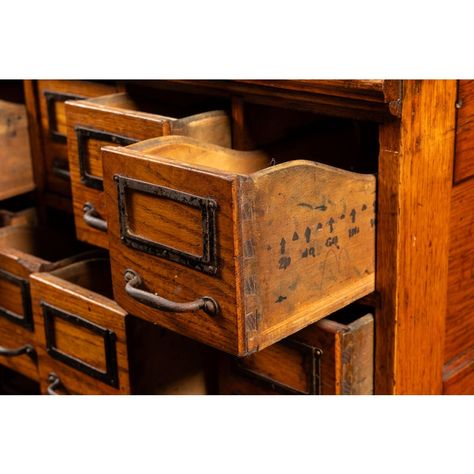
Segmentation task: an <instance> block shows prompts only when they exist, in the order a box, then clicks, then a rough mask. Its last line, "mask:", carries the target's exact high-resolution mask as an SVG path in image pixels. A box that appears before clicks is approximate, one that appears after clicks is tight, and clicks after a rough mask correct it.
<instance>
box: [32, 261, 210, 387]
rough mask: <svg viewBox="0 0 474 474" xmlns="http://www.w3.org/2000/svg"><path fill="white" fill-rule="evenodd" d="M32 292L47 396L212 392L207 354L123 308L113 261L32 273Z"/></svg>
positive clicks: (187, 341)
mask: <svg viewBox="0 0 474 474" xmlns="http://www.w3.org/2000/svg"><path fill="white" fill-rule="evenodd" d="M31 293H32V301H33V312H34V320H35V327H36V335H37V336H36V337H37V341H38V358H39V359H38V360H39V374H40V383H41V389H42V392H43V393H51V394H52V393H62V394H66V393H67V394H129V393H157V394H179V393H186V394H195V393H199V394H205V393H207V391H208V385H209V383H210V382H209V380H208V367H207V366H208V362H209V361H208V357H209V350H208V349H207V348H205V347H202V346H200V345H198V344H197V343H195V342H194V341H190V340H188V339H186V338H183V337H181V336H179V335H175V334H173V333H171V332H169V331H166V330H164V329H162V328H158V327H156V326H153V325H151V324H149V323H146V322H144V321H141V320H138V319H137V318H134V317H133V316H130V315H128V314H127V313H126V312H125V311H124V310H123V309H122V308H120V307H119V306H118V305H117V304H116V303H115V302H114V301H113V299H112V288H111V276H110V265H109V261H108V259H106V258H103V257H95V258H89V259H86V260H83V261H80V262H76V263H73V264H72V265H69V266H66V267H63V268H61V269H58V270H54V271H51V272H46V273H36V274H33V275H32V276H31Z"/></svg>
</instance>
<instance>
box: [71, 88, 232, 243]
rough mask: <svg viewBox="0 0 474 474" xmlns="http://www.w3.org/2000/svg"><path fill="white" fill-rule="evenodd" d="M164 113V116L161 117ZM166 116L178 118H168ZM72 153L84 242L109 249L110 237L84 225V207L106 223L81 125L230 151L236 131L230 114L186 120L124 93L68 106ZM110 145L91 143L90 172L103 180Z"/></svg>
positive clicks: (132, 136)
mask: <svg viewBox="0 0 474 474" xmlns="http://www.w3.org/2000/svg"><path fill="white" fill-rule="evenodd" d="M160 111H162V113H160ZM164 113H172V114H175V116H176V117H174V118H173V117H168V116H166V115H163V114H164ZM66 114H67V123H68V143H69V148H68V150H69V151H68V153H69V168H70V172H71V181H72V194H73V204H74V217H75V223H76V230H77V236H78V238H79V239H80V240H83V241H85V242H88V243H91V244H93V245H97V246H100V247H103V248H108V238H107V232H106V231H102V230H98V229H95V228H93V227H91V226H90V225H88V224H87V223H86V222H85V221H84V205H85V204H86V203H90V204H92V206H93V207H94V208H95V209H96V213H97V216H99V217H100V218H101V219H103V220H104V221H107V212H106V208H105V202H104V199H103V196H102V191H101V190H98V189H95V188H93V187H90V186H88V185H87V184H86V183H84V182H83V180H82V178H81V174H80V163H79V152H78V138H77V134H76V126H80V127H85V128H87V129H92V130H96V131H100V132H107V133H110V134H115V135H119V136H121V137H126V138H128V139H130V140H133V141H139V140H146V139H149V138H154V137H159V136H163V135H169V134H182V135H190V136H194V137H196V138H198V139H199V140H202V141H205V142H206V141H207V142H211V143H217V144H220V145H223V146H228V147H230V145H231V130H230V123H229V118H228V116H227V114H226V113H225V112H224V111H213V112H204V113H200V114H196V115H193V116H183V111H182V108H180V107H175V108H172V107H170V106H169V105H167V104H163V103H161V102H153V101H148V102H147V101H143V100H142V101H137V100H134V98H133V97H131V96H130V95H129V94H126V93H119V94H112V95H108V96H103V97H99V98H96V99H89V100H81V101H69V102H68V103H67V104H66ZM104 145H111V142H106V141H102V140H97V139H96V140H88V141H87V156H86V167H87V170H86V171H87V172H88V173H89V174H90V175H92V176H94V177H95V178H98V179H100V180H102V159H101V151H100V150H101V147H102V146H104Z"/></svg>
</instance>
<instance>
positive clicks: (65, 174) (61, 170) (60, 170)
mask: <svg viewBox="0 0 474 474" xmlns="http://www.w3.org/2000/svg"><path fill="white" fill-rule="evenodd" d="M62 161H64V160H59V159H57V160H54V161H53V174H54V176H57V177H58V178H61V179H64V181H71V173H70V172H69V170H68V169H67V168H66V167H64V166H61V162H62ZM64 163H66V162H65V161H64ZM66 166H67V163H66Z"/></svg>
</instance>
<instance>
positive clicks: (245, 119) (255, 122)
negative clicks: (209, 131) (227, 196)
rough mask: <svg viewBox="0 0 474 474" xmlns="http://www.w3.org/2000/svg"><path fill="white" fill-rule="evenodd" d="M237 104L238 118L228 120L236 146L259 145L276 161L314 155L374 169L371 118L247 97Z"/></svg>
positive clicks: (349, 167)
mask: <svg viewBox="0 0 474 474" xmlns="http://www.w3.org/2000/svg"><path fill="white" fill-rule="evenodd" d="M238 107H239V109H240V114H241V124H240V125H239V126H236V125H235V124H234V134H235V136H234V140H233V143H234V148H236V149H240V150H252V149H262V150H264V151H265V152H267V153H268V154H269V155H270V156H271V157H272V159H273V162H275V163H277V164H279V163H284V162H286V161H291V160H295V159H300V160H310V161H311V160H314V159H315V157H317V158H316V159H317V161H318V162H319V163H324V164H327V165H331V166H335V167H338V168H342V169H345V170H347V171H354V172H358V173H375V172H376V171H377V163H378V147H379V145H378V125H377V123H375V122H369V121H360V120H350V119H346V118H339V117H328V116H324V115H318V114H315V113H311V112H305V111H298V110H287V109H282V108H278V107H271V106H265V105H260V104H251V103H243V104H239V105H238ZM236 128H237V131H236Z"/></svg>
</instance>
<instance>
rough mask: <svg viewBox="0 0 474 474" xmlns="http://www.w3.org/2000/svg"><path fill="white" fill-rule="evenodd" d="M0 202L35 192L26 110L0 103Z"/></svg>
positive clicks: (21, 107) (16, 105)
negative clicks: (0, 200)
mask: <svg viewBox="0 0 474 474" xmlns="http://www.w3.org/2000/svg"><path fill="white" fill-rule="evenodd" d="M0 169H1V173H0V199H7V198H10V197H13V196H17V195H20V194H24V193H27V192H30V191H32V190H33V189H34V188H35V184H34V181H33V168H32V164H31V154H30V141H29V137H28V120H27V115H26V108H25V106H24V105H22V104H15V103H13V102H6V101H3V100H0Z"/></svg>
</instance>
